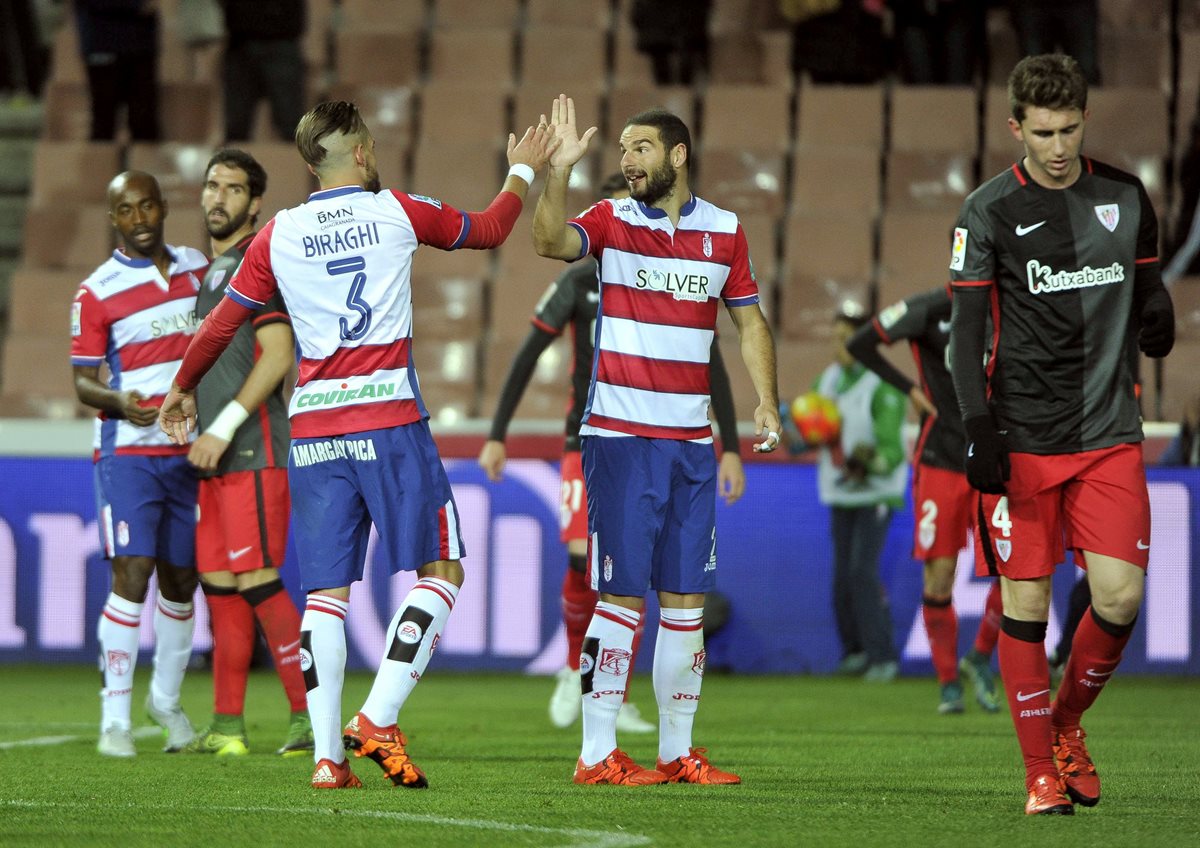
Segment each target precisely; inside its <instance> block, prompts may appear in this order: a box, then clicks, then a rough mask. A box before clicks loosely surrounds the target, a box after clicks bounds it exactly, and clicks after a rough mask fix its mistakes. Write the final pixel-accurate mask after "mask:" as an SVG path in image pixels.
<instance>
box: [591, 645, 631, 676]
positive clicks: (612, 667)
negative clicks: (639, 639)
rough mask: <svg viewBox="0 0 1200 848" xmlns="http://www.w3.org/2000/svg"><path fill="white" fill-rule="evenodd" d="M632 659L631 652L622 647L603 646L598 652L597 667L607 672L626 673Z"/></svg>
mask: <svg viewBox="0 0 1200 848" xmlns="http://www.w3.org/2000/svg"><path fill="white" fill-rule="evenodd" d="M632 659H633V654H631V653H630V652H629V651H627V650H625V649H624V648H605V649H604V650H603V651H601V652H600V663H599V668H600V670H601V671H603V672H605V673H607V674H617V675H624V674H628V673H629V663H630V660H632Z"/></svg>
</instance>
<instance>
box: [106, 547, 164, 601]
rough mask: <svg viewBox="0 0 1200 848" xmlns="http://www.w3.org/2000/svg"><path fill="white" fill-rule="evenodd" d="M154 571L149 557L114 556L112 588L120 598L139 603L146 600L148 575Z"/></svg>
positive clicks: (148, 582)
mask: <svg viewBox="0 0 1200 848" xmlns="http://www.w3.org/2000/svg"><path fill="white" fill-rule="evenodd" d="M153 573H154V560H153V559H152V558H151V557H141V556H130V557H116V558H115V559H114V560H113V561H112V588H113V591H114V592H116V593H117V595H119V596H120V597H122V598H127V599H129V600H131V601H137V602H138V603H141V602H143V601H145V600H146V591H147V589H148V588H149V586H150V575H151V574H153Z"/></svg>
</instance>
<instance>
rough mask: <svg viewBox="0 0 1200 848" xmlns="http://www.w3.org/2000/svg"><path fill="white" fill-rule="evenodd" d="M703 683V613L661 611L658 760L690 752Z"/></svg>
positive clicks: (657, 669)
mask: <svg viewBox="0 0 1200 848" xmlns="http://www.w3.org/2000/svg"><path fill="white" fill-rule="evenodd" d="M703 681H704V610H703V609H702V608H701V609H664V610H661V611H660V614H659V620H658V638H657V640H656V641H655V644H654V698H655V700H657V701H658V758H659V759H660V760H662V761H663V762H664V763H669V762H671V760H674V759H677V758H679V757H685V756H687V755H689V754H690V753H691V752H692V722H693V721H695V718H696V708H697V707H699V706H700V684H701V683H702V682H703Z"/></svg>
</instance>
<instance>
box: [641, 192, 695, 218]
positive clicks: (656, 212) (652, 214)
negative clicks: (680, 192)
mask: <svg viewBox="0 0 1200 848" xmlns="http://www.w3.org/2000/svg"><path fill="white" fill-rule="evenodd" d="M637 205H638V208H640V209H641V210H642V214H643V215H645V216H646V217H647V218H665V217H667V212H666V210H665V209H658V208H656V207H654V206H647V205H646V204H645V203H642V201H640V200H639V201H637ZM695 209H696V195H694V194H693V195H692V196H691V197H689V198H688V202H687V203H685V204H683V206H680V207H679V217H680V218H685V217H687V216H688V215H691V214H692V212H693V211H694V210H695Z"/></svg>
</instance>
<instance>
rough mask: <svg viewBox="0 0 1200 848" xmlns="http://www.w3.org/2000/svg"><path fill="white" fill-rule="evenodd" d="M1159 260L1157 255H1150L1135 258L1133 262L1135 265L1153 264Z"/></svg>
mask: <svg viewBox="0 0 1200 848" xmlns="http://www.w3.org/2000/svg"><path fill="white" fill-rule="evenodd" d="M1157 261H1158V257H1157V256H1150V257H1148V258H1146V259H1135V260H1133V264H1134V265H1153V264H1154V263H1155V262H1157Z"/></svg>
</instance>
